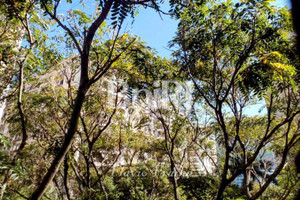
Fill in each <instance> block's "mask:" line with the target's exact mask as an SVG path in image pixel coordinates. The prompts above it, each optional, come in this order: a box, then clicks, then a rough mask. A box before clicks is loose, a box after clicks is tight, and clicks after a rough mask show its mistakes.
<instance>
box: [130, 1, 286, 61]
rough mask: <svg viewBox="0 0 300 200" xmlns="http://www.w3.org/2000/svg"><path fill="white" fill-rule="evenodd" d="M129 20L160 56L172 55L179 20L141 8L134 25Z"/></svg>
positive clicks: (281, 4)
mask: <svg viewBox="0 0 300 200" xmlns="http://www.w3.org/2000/svg"><path fill="white" fill-rule="evenodd" d="M273 4H275V5H277V6H285V5H288V7H290V1H289V0H277V1H275V2H273ZM161 8H162V10H163V11H168V10H169V6H168V3H165V4H164V5H163V6H162V7H161ZM127 21H128V26H130V27H132V29H131V30H130V33H132V34H135V35H138V36H140V37H141V38H142V41H145V42H147V44H148V45H149V46H150V47H152V48H154V49H156V50H157V52H158V55H159V56H162V57H170V56H171V51H170V49H168V48H167V47H168V42H169V41H170V40H172V38H173V37H174V36H175V32H176V29H177V24H178V22H176V21H175V20H174V19H171V18H170V16H167V15H162V19H161V18H160V16H159V14H158V13H157V12H156V11H154V10H153V9H140V12H139V15H138V16H137V17H136V18H135V21H134V23H133V25H131V19H128V20H127ZM124 25H126V24H124Z"/></svg>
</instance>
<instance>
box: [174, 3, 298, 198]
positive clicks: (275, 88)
mask: <svg viewBox="0 0 300 200" xmlns="http://www.w3.org/2000/svg"><path fill="white" fill-rule="evenodd" d="M180 20H181V21H180V24H179V30H178V33H177V37H176V38H175V40H174V41H173V44H174V45H178V46H179V50H178V51H176V52H175V54H174V55H175V56H176V58H177V60H176V62H177V63H178V64H179V65H181V66H182V69H183V70H182V71H183V73H184V72H185V73H184V75H185V76H186V77H188V78H190V79H191V80H192V81H193V82H194V85H195V88H196V90H197V95H198V97H199V99H198V102H199V104H200V105H203V106H208V107H209V110H211V112H213V113H214V115H215V122H216V124H217V126H218V127H219V133H222V134H221V136H220V139H221V144H222V146H223V147H224V151H223V153H224V154H223V158H224V160H223V164H222V172H221V173H220V185H219V189H218V194H217V199H222V198H223V196H224V192H225V191H226V188H227V187H228V186H229V185H230V184H231V183H232V182H233V181H234V180H235V179H236V177H237V176H238V174H239V173H242V174H243V175H244V179H245V181H244V183H243V188H244V189H245V190H244V194H245V195H246V196H247V199H257V198H259V197H260V196H261V195H262V193H263V192H264V191H265V190H266V189H267V188H268V186H269V185H270V184H271V182H272V181H273V180H274V179H275V178H276V177H277V176H278V175H279V174H280V172H281V170H282V169H283V168H284V167H285V166H286V165H285V163H286V162H288V158H289V157H288V154H289V152H290V151H291V149H293V148H296V146H297V145H298V137H299V127H298V125H297V119H298V118H299V112H300V111H299V99H298V97H297V95H296V94H297V93H298V88H297V87H296V85H297V82H295V81H296V80H295V77H296V71H295V68H296V67H297V66H298V64H299V63H298V62H297V60H295V59H293V58H294V56H293V55H295V53H294V52H293V51H291V49H294V48H291V44H293V43H291V42H290V41H291V40H292V38H291V37H289V35H288V33H289V32H290V31H292V29H291V28H292V26H291V20H290V18H289V13H288V12H287V10H286V9H284V8H283V9H276V8H274V7H272V6H270V5H269V3H268V2H267V1H243V2H241V3H236V4H233V3H232V2H230V1H227V2H223V3H222V2H216V3H213V2H210V1H207V3H206V4H202V3H199V2H198V1H195V2H193V3H192V6H190V7H188V9H185V10H183V11H182V12H181V13H180ZM255 98H261V99H264V100H265V102H266V109H267V114H266V116H265V118H262V120H263V123H262V126H263V127H261V129H260V130H257V133H251V134H249V133H247V119H248V117H247V116H246V115H245V109H246V107H247V106H250V105H251V101H252V100H253V99H255ZM255 127H258V125H255ZM252 128H254V127H252ZM254 134H255V135H254ZM256 134H257V135H256ZM278 137H279V138H281V139H278ZM276 140H277V141H276ZM278 141H281V144H282V145H281V146H280V145H278ZM249 142H254V143H253V144H251V143H249ZM278 148H280V150H279V151H278ZM267 149H271V151H273V152H278V153H279V152H280V154H278V157H279V158H280V159H279V160H278V162H277V164H276V168H275V169H274V172H273V173H272V174H270V176H269V177H268V178H267V180H266V181H265V183H264V184H263V185H262V186H261V187H259V188H258V189H254V190H252V189H250V182H249V180H250V179H249V178H250V176H249V175H250V174H249V170H250V169H251V168H252V167H254V164H255V162H256V161H257V159H259V155H260V154H261V152H263V151H264V150H267ZM236 152H241V153H239V154H240V156H241V159H242V164H241V165H240V167H239V168H234V171H232V172H230V170H229V169H230V168H231V166H232V159H234V157H235V156H237V155H236Z"/></svg>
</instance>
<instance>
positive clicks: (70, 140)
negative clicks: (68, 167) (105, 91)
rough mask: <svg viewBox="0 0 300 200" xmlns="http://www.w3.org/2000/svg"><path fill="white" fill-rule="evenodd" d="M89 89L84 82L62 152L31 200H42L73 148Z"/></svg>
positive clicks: (56, 157)
mask: <svg viewBox="0 0 300 200" xmlns="http://www.w3.org/2000/svg"><path fill="white" fill-rule="evenodd" d="M88 89H89V87H88V84H87V83H86V82H83V83H82V84H81V85H80V87H79V89H78V93H77V97H76V101H75V104H74V109H73V112H72V117H71V120H70V124H69V128H68V132H67V135H66V137H65V141H64V143H63V145H62V147H61V149H60V151H59V152H58V154H57V155H56V156H55V158H54V160H53V162H52V164H51V166H50V168H49V169H48V171H47V173H46V175H45V176H44V178H43V180H42V182H41V183H40V185H39V186H38V188H37V189H36V190H35V192H34V193H33V194H32V195H31V197H30V198H29V199H30V200H38V199H40V198H41V197H42V196H43V194H44V193H45V191H46V189H47V187H48V186H49V185H50V183H51V181H52V180H53V178H54V176H55V174H56V173H57V171H58V169H59V167H60V165H61V163H62V162H63V160H64V157H65V155H66V154H67V152H68V151H69V149H70V148H71V146H72V143H73V141H74V138H75V137H74V135H75V133H76V130H77V126H78V119H79V116H80V111H81V108H82V105H83V102H84V99H85V94H86V92H87V91H88Z"/></svg>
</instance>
